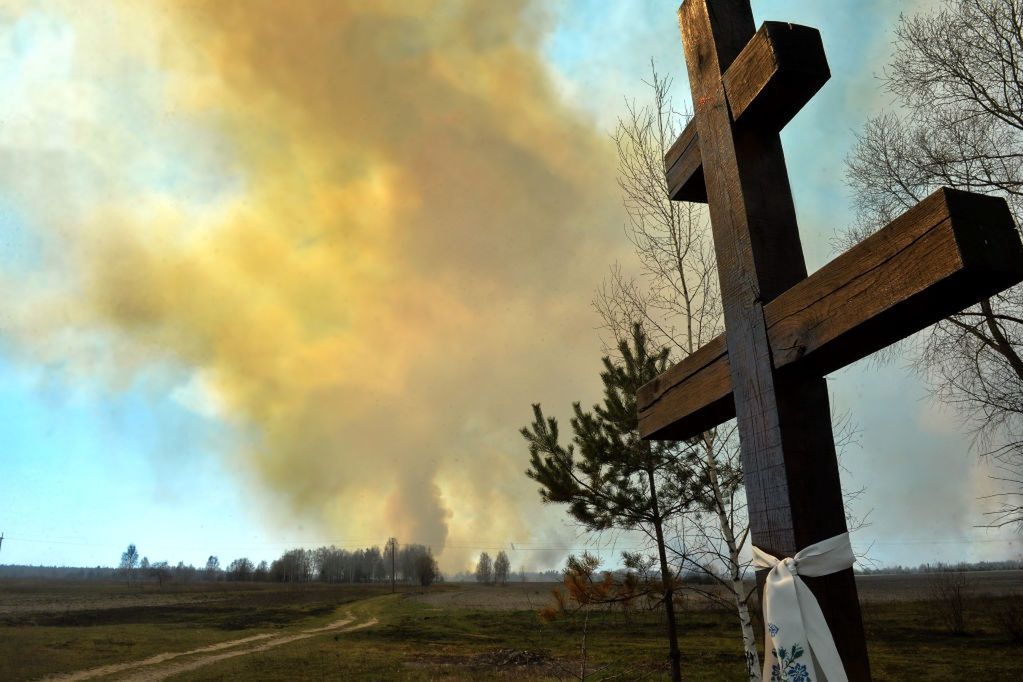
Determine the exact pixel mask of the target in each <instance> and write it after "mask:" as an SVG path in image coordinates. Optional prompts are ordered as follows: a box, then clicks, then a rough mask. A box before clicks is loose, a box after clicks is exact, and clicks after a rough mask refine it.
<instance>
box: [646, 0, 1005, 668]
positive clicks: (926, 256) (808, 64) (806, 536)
mask: <svg viewBox="0 0 1023 682" xmlns="http://www.w3.org/2000/svg"><path fill="white" fill-rule="evenodd" d="M679 19H680V25H681V29H682V42H683V45H684V48H685V57H686V63H687V66H688V70H689V81H690V85H691V88H692V95H693V104H694V117H693V119H692V120H691V121H690V123H689V125H688V126H687V127H686V129H685V130H684V131H683V133H682V134H681V135H680V136H679V138H678V140H677V141H676V142H675V144H674V145H673V146H672V147H671V149H670V150H669V152H668V153H667V155H666V156H665V168H666V173H667V179H668V184H669V187H670V189H671V194H672V198H673V199H676V200H685V201H700V202H707V203H708V204H709V211H710V219H711V224H712V231H713V236H714V247H715V250H716V252H717V260H718V276H719V278H720V281H721V297H722V305H723V308H724V317H725V326H726V329H727V334H726V335H722V336H719V337H717V338H716V339H714V340H712V341H711V342H710V343H708V344H707V345H706V346H704V347H703V348H700V349H699V350H698V351H696V352H695V353H693V354H692V355H690V356H689V357H687V358H685V359H684V360H683V361H682V362H680V363H679V364H677V365H675V366H674V367H672V368H671V369H670V370H668V371H667V372H665V373H664V374H662V375H661V376H660V377H658V378H657V379H655V380H654V381H652V382H651V383H649V384H647V385H646V386H644V387H642V388H641V389H640V391H639V394H638V396H637V401H638V410H639V429H640V433H641V435H642V436H643V437H644V438H648V439H661V440H682V439H685V438H691V437H693V436H695V435H697V434H699V433H701V432H702V431H705V430H707V429H709V428H713V427H714V426H716V425H717V424H720V423H721V422H723V421H725V420H727V419H730V418H732V417H737V418H738V427H739V437H740V440H741V444H742V467H743V475H744V477H745V485H746V495H747V501H748V512H749V522H750V532H751V540H752V542H753V544H755V545H756V546H758V547H760V548H762V549H764V550H765V551H767V552H769V553H770V554H772V555H774V556H777V557H790V556H793V555H794V554H795V553H796V552H797V551H798V550H800V549H802V548H803V547H806V546H807V545H810V544H813V543H815V542H819V541H821V540H824V539H827V538H829V537H832V536H835V535H839V534H841V533H844V532H846V522H845V513H844V507H843V501H842V490H841V486H840V483H839V475H838V464H837V460H836V457H835V445H834V437H833V435H832V432H831V413H830V408H829V406H828V391H827V387H826V384H825V380H824V378H823V377H824V374H826V373H827V372H831V371H834V370H836V369H838V368H840V367H843V366H845V365H847V364H849V363H851V362H853V361H855V360H858V359H860V358H862V357H864V356H866V355H868V354H870V353H873V352H874V351H876V350H879V349H881V348H883V347H885V346H887V345H889V344H891V343H893V342H895V341H897V340H899V339H902V338H904V337H906V336H908V335H909V334H912V333H913V332H916V331H918V330H920V329H923V328H924V327H926V326H928V325H930V324H933V323H934V322H937V321H938V320H940V319H942V318H943V317H946V316H948V315H951V314H953V313H955V312H958V311H959V310H962V309H963V308H966V307H968V306H970V305H972V304H974V303H977V302H979V301H981V300H983V299H985V298H987V297H989V296H992V295H994V294H996V293H997V292H999V291H1002V290H1003V289H1006V288H1008V287H1009V286H1012V285H1013V284H1016V283H1018V282H1020V281H1021V280H1023V246H1021V244H1020V239H1019V235H1018V233H1017V231H1016V228H1015V226H1014V224H1013V221H1012V217H1011V216H1010V214H1009V209H1008V206H1007V204H1006V203H1005V201H1004V200H1003V199H999V198H994V197H988V196H982V195H978V194H971V193H967V192H961V191H956V190H952V189H940V190H938V191H937V192H935V193H934V194H932V195H931V196H929V197H928V198H926V199H924V200H923V201H922V202H920V203H919V204H918V205H916V206H915V207H913V208H911V209H910V210H909V211H907V212H906V213H905V214H903V215H902V216H901V217H899V218H898V219H896V220H895V221H894V222H892V223H891V224H890V225H888V226H887V227H885V228H884V229H882V230H881V231H879V232H877V233H876V234H874V235H873V236H871V237H870V238H868V239H867V240H865V241H864V242H862V243H860V244H859V245H857V246H855V247H853V248H852V249H850V250H849V251H847V252H846V253H844V254H842V255H841V256H839V257H838V258H836V259H835V260H833V261H832V262H830V263H828V264H827V265H825V266H824V267H823V268H821V269H820V270H818V271H817V272H815V273H814V274H813V275H811V276H809V277H808V276H807V272H806V265H805V263H804V261H803V253H802V247H801V245H800V242H799V233H798V230H797V227H796V215H795V208H794V206H793V203H792V194H791V191H790V189H789V182H788V176H787V174H786V169H785V159H784V156H783V154H782V148H781V141H780V138H779V135H778V133H779V131H780V130H781V128H782V127H783V126H784V125H785V124H786V123H787V122H788V121H789V120H790V119H791V118H792V117H793V116H794V115H795V114H796V112H798V111H799V109H801V108H802V106H803V105H804V104H805V103H806V102H807V101H809V99H810V98H811V97H812V96H813V94H814V93H816V92H817V90H819V89H820V87H821V86H822V85H823V84H824V82H825V81H827V79H828V78H829V77H830V72H829V71H828V65H827V60H826V58H825V56H824V48H823V46H822V44H821V39H820V34H819V33H818V32H817V31H816V30H815V29H812V28H807V27H804V26H794V25H792V24H787V23H776V22H767V23H765V24H764V25H763V26H762V27H761V28H760V30H759V31H755V30H754V28H755V27H754V23H753V13H752V10H751V9H750V3H749V0H685V2H684V3H683V4H682V7H681V8H680V9H679ZM762 577H763V572H761V582H762ZM806 583H807V584H808V585H809V586H810V588H811V589H812V590H813V592H814V594H815V595H816V596H817V599H818V601H819V602H820V605H821V608H822V609H823V611H824V614H825V617H826V618H827V620H828V624H829V626H830V628H831V631H832V633H833V635H834V638H835V642H836V644H837V646H838V650H839V653H840V655H841V657H842V660H843V663H844V665H845V667H846V670H847V672H848V675H849V677H850V679H853V680H865V679H869V678H870V667H869V663H868V660H867V652H866V643H865V640H864V635H863V624H862V620H861V617H860V609H859V602H858V599H857V594H856V584H855V582H854V580H853V572H852V569H848V570H845V571H842V572H840V573H836V574H833V575H829V576H823V577H819V578H806Z"/></svg>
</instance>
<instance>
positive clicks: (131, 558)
mask: <svg viewBox="0 0 1023 682" xmlns="http://www.w3.org/2000/svg"><path fill="white" fill-rule="evenodd" d="M138 565H139V551H138V550H137V549H135V545H133V544H132V545H128V549H126V550H124V553H123V554H121V570H122V571H124V574H125V576H126V578H127V580H128V584H129V585H131V579H132V577H133V576H134V574H135V568H136V567H137V566H138Z"/></svg>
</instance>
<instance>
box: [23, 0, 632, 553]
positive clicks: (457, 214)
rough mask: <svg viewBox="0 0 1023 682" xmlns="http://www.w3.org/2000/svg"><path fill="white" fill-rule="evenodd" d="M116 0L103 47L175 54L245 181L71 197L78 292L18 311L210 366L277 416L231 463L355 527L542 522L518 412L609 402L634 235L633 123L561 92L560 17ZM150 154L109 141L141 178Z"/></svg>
mask: <svg viewBox="0 0 1023 682" xmlns="http://www.w3.org/2000/svg"><path fill="white" fill-rule="evenodd" d="M106 9H107V11H108V12H109V13H113V14H116V15H117V16H118V17H120V19H119V20H118V22H120V23H118V22H113V23H110V22H108V23H107V24H104V26H106V28H105V29H103V30H102V31H99V30H94V31H93V33H89V32H88V31H89V30H90V29H88V26H89V25H91V24H89V22H90V21H91V22H94V21H95V20H93V19H86V18H85V17H84V16H82V15H81V13H80V12H77V13H76V10H75V5H73V4H72V5H68V6H65V7H64V10H65V12H66V13H68V15H69V16H70V17H72V19H71V20H72V21H73V22H76V23H75V25H76V26H77V28H78V30H79V40H78V41H77V43H76V46H75V48H74V49H75V50H76V51H77V52H78V53H80V54H81V55H82V56H81V57H80V59H81V60H86V61H87V62H88V63H92V62H95V63H96V64H98V65H99V66H96V67H95V69H94V72H103V70H104V69H105V68H107V66H106V65H107V64H108V63H109V62H110V61H111V59H110V55H111V54H112V53H114V52H116V51H117V50H121V51H122V52H121V53H122V56H123V54H128V55H130V56H131V57H132V58H135V59H139V60H141V61H143V62H146V63H148V64H149V65H151V66H152V65H155V66H156V67H158V68H159V70H160V71H161V73H163V74H164V76H163V80H162V81H161V85H160V90H159V93H158V97H159V98H160V100H161V101H162V102H163V109H164V111H165V112H166V115H167V116H169V117H188V118H190V119H197V120H201V121H202V122H203V127H204V133H203V135H201V136H196V137H195V138H194V142H193V143H192V144H186V145H182V146H180V147H179V148H178V149H177V152H176V153H178V154H180V155H181V158H183V159H185V160H186V161H185V163H186V164H187V160H188V159H190V158H192V156H197V155H202V154H207V153H208V152H209V151H210V150H209V149H208V148H207V147H208V146H209V145H215V146H217V147H218V149H219V148H221V147H222V148H223V150H224V151H223V154H222V155H220V156H218V158H219V159H220V162H219V163H220V164H221V167H222V172H223V173H224V174H225V176H230V177H231V178H232V180H231V182H230V183H229V184H230V185H231V189H230V190H229V191H227V192H225V193H224V196H226V198H223V197H222V198H221V199H220V200H218V201H217V202H215V203H214V204H213V205H206V204H204V203H203V201H200V200H199V199H196V198H195V197H194V196H190V195H189V194H188V193H187V192H186V193H184V194H183V195H177V194H175V193H174V192H163V193H159V192H149V193H146V194H144V195H134V196H133V195H131V194H130V193H128V192H122V193H117V194H114V195H109V194H107V193H105V192H94V193H92V194H90V195H89V197H88V199H87V200H83V202H82V203H83V204H84V206H85V208H86V210H85V211H84V213H76V214H75V215H73V216H69V215H64V214H60V215H56V216H54V217H52V220H50V222H49V224H50V225H52V226H53V229H54V230H55V231H56V232H57V233H59V238H60V240H61V242H62V245H61V246H60V249H59V250H60V253H61V255H60V257H59V258H55V259H54V260H53V263H55V265H52V267H54V268H57V269H59V271H60V272H61V273H62V275H63V276H64V277H65V278H66V279H67V280H68V281H71V282H73V288H74V291H75V294H74V296H73V298H70V299H68V298H67V297H66V296H65V300H63V302H62V301H61V295H60V294H59V293H58V294H55V293H53V292H52V291H48V292H47V293H46V294H45V295H44V294H43V293H42V292H41V287H40V283H39V280H33V286H35V290H34V294H33V296H34V299H33V305H32V310H31V311H30V312H29V311H26V312H23V313H22V314H21V315H20V316H19V317H18V319H17V320H16V324H15V323H10V326H11V329H9V330H8V332H9V333H12V334H16V333H20V334H21V335H22V338H32V339H33V343H38V344H41V345H46V344H50V345H56V346H59V347H62V348H64V347H66V344H68V343H69V342H68V333H69V332H68V330H69V328H74V329H75V330H81V329H93V330H101V331H102V333H105V334H109V335H111V336H112V337H114V338H116V342H115V343H116V347H117V348H118V352H119V353H123V354H124V355H123V358H124V361H123V367H124V368H127V369H126V371H128V372H131V371H135V370H137V369H138V368H139V367H145V366H147V365H148V364H151V363H156V362H164V361H167V360H171V361H174V362H177V363H181V364H183V365H185V366H187V367H190V368H192V370H194V372H195V376H196V377H197V378H198V379H197V380H198V381H200V382H201V384H202V387H203V390H205V391H208V392H210V393H211V394H212V395H214V396H215V398H216V403H217V405H218V406H219V408H218V409H219V410H221V416H222V417H223V418H224V419H225V420H229V421H231V422H233V423H235V424H237V425H239V426H240V428H241V429H242V430H244V431H245V432H246V433H248V434H249V437H248V438H246V439H245V440H244V441H243V442H244V446H243V447H241V448H240V449H239V451H237V452H230V453H224V455H225V457H227V458H228V461H229V462H230V464H231V466H232V467H234V468H235V469H236V470H237V471H238V472H239V475H240V476H243V477H245V478H247V479H251V480H252V481H253V483H254V484H255V486H256V487H257V489H264V490H269V491H270V492H272V493H274V494H275V496H276V497H278V498H279V499H281V500H283V501H284V502H285V504H286V505H287V506H288V507H289V508H290V509H291V510H292V511H293V512H294V513H295V514H296V515H297V516H298V517H300V518H304V519H309V520H311V521H312V522H313V523H318V524H321V525H322V526H323V527H324V528H326V529H329V530H330V531H331V533H332V534H333V535H334V536H337V537H339V538H344V537H355V538H358V539H362V538H366V539H369V540H371V541H373V542H383V540H384V539H385V538H386V537H388V536H390V535H397V536H398V537H399V538H400V539H401V540H402V541H414V542H424V543H429V544H432V545H434V546H435V547H440V546H442V545H444V544H449V545H454V546H458V547H472V546H473V545H474V544H475V545H480V544H486V545H492V544H500V543H505V542H508V541H515V540H525V541H528V540H529V539H530V538H537V537H540V536H542V535H543V532H545V531H541V530H538V529H537V526H538V524H542V523H543V522H544V521H543V520H542V519H543V518H544V517H542V515H541V513H540V512H539V511H538V507H539V501H538V497H537V496H536V493H535V491H534V490H533V487H534V486H533V485H532V484H531V483H530V482H529V481H528V480H527V479H526V478H525V477H524V476H523V473H522V472H523V470H524V469H525V467H526V456H525V451H524V448H523V446H522V443H521V439H520V438H519V436H518V434H517V428H518V427H519V426H521V425H522V424H523V423H525V422H526V421H527V419H528V418H529V404H530V402H533V401H536V400H544V401H545V402H546V403H549V404H552V405H562V406H563V405H567V404H568V402H569V401H570V400H572V399H578V398H585V397H586V396H587V395H590V396H592V390H593V387H594V385H595V372H596V369H597V365H598V363H597V360H598V356H599V343H598V342H597V339H596V334H595V331H594V327H595V326H596V324H597V322H596V320H595V318H594V316H593V314H592V312H591V309H590V304H589V301H590V297H591V292H592V291H593V289H594V288H595V286H596V284H597V283H598V282H599V279H600V277H601V275H602V272H603V269H604V268H605V267H606V265H607V264H608V263H609V262H610V261H611V260H613V259H614V258H615V257H616V249H619V248H621V245H620V244H619V243H618V242H619V239H618V234H619V232H618V225H620V217H619V216H620V214H619V212H618V208H617V205H618V201H617V199H616V194H615V189H614V173H613V162H612V159H611V158H610V155H609V149H608V145H607V142H606V138H605V136H604V135H603V133H602V132H601V131H599V130H594V129H593V128H592V127H591V126H590V125H589V124H587V123H586V121H585V120H584V119H583V118H582V117H581V116H579V115H578V114H576V113H575V112H573V111H571V110H569V109H568V108H567V107H566V106H565V105H564V104H563V103H562V102H561V101H560V99H559V97H558V95H557V93H556V91H555V89H554V87H553V85H552V81H551V78H550V76H549V74H548V72H547V68H546V67H545V65H544V63H543V61H542V57H541V55H540V49H541V40H542V38H543V35H544V31H545V30H547V28H548V27H547V25H546V19H545V17H544V16H543V13H542V11H540V9H538V8H537V7H536V6H534V5H531V4H528V3H526V2H500V3H497V2H494V3H490V2H486V3H482V2H474V1H472V0H465V1H459V2H455V1H441V0H438V1H435V2H410V1H409V0H401V1H400V2H398V1H395V2H372V3H370V2H359V1H355V0H353V1H351V2H340V1H337V0H331V1H329V2H328V1H324V2H310V1H306V2H280V1H266V2H255V1H251V0H237V1H235V2H230V1H228V0H217V1H216V2H196V3H180V2H174V3H170V4H168V5H167V6H165V7H162V8H160V9H155V8H152V7H151V8H150V9H148V10H145V11H143V10H140V9H139V8H138V6H135V7H134V8H129V7H126V6H121V5H110V6H109V7H106ZM112 26H113V27H120V29H119V30H114V28H111V27H112ZM132 27H136V29H137V30H135V29H133V28H132ZM115 39H116V41H122V42H123V43H124V44H125V45H128V46H129V47H123V48H121V47H118V45H117V44H111V42H109V41H112V40H115ZM104 41H105V42H104ZM130 94H131V93H129V95H130ZM116 123H117V122H116V121H111V122H109V124H110V125H111V126H114V125H116ZM103 125H104V124H103V123H102V122H99V123H95V126H96V127H98V128H99V129H100V132H102V129H103ZM186 137H187V136H186ZM101 139H102V136H101ZM136 142H137V144H139V145H145V144H146V141H145V140H137V141H136ZM74 144H75V145H78V146H79V147H80V146H83V145H84V146H88V145H90V144H93V141H91V138H88V139H80V138H76V139H75V141H74ZM96 144H101V143H100V142H96ZM138 153H140V152H139V151H138V149H137V148H135V147H133V146H132V147H130V148H126V149H124V150H122V151H121V152H120V153H119V154H118V155H117V156H116V157H115V158H109V157H108V158H104V159H97V161H96V162H97V163H99V164H105V166H106V167H107V169H108V172H110V173H111V174H112V175H113V176H116V177H119V176H121V175H123V174H130V173H131V172H132V170H131V165H130V164H127V167H126V168H123V169H121V168H120V167H118V168H114V169H113V170H111V168H113V166H114V165H116V164H118V163H123V162H124V160H125V159H126V158H133V155H136V154H138ZM225 159H226V160H225ZM12 286H14V285H13V284H11V283H10V282H9V281H8V282H7V288H10V287H12ZM43 288H45V287H43ZM56 311H60V312H59V314H58V312H56ZM47 339H48V341H47ZM62 344H63V345H62ZM546 518H547V519H548V520H549V519H550V518H552V517H550V516H548V517H546ZM471 551H472V550H471V549H466V550H464V551H448V552H445V553H444V557H445V562H444V563H445V565H446V566H448V567H449V568H450V567H461V566H462V565H463V564H464V561H465V558H466V555H468V554H470V553H471Z"/></svg>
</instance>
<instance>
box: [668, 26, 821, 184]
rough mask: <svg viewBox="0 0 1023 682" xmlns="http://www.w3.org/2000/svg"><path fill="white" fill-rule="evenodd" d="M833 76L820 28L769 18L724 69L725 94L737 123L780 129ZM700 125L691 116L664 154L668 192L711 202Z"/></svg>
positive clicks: (774, 130) (773, 129)
mask: <svg viewBox="0 0 1023 682" xmlns="http://www.w3.org/2000/svg"><path fill="white" fill-rule="evenodd" d="M830 76H831V72H830V71H829V70H828V62H827V58H826V57H825V55H824V46H823V44H822V43H821V38H820V33H819V32H818V31H817V30H816V29H813V28H809V27H806V26H798V25H796V24H785V23H781V22H776V21H769V22H765V23H764V25H763V26H761V27H760V30H759V31H757V33H756V34H755V35H754V36H753V38H752V39H751V40H750V41H749V43H748V44H747V45H746V46H745V47H744V48H743V50H742V51H741V52H740V53H739V55H738V56H737V57H736V58H735V61H734V62H732V65H731V66H730V67H728V70H727V71H725V75H724V78H723V80H724V88H725V98H726V100H727V101H728V105H729V107H730V110H731V114H732V118H733V120H735V121H736V122H737V123H741V124H743V125H746V123H747V122H748V123H749V124H750V125H755V126H756V127H758V128H761V129H769V130H771V132H778V131H780V130H781V129H782V128H783V127H784V126H785V124H786V123H788V122H789V121H790V120H791V119H792V117H793V116H795V115H796V113H798V112H799V110H800V109H802V108H803V106H804V105H805V104H806V103H807V102H809V101H810V99H811V98H812V97H813V96H814V94H815V93H816V92H817V91H818V90H820V88H821V86H823V85H824V83H825V82H827V80H828V78H829V77H830ZM696 128H697V126H696V124H695V123H694V122H693V120H692V119H690V121H689V124H688V125H687V126H686V127H685V129H684V130H683V131H682V133H681V134H680V135H679V136H678V138H677V139H676V140H675V142H674V143H673V144H672V145H671V148H669V149H668V152H667V153H666V154H665V155H664V170H665V176H666V178H667V181H668V191H669V194H670V196H671V198H672V199H674V200H676V201H693V202H699V203H706V202H707V188H706V185H705V180H704V177H703V158H702V155H701V153H700V142H699V136H698V134H697V131H696Z"/></svg>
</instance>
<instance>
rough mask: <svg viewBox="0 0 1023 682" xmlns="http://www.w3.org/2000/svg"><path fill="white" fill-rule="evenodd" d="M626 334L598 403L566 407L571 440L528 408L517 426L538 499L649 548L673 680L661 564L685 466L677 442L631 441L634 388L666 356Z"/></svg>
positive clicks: (675, 657)
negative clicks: (636, 535)
mask: <svg viewBox="0 0 1023 682" xmlns="http://www.w3.org/2000/svg"><path fill="white" fill-rule="evenodd" d="M631 331H632V335H631V338H630V339H627V340H626V339H623V340H622V341H621V342H619V344H618V356H619V359H618V360H612V359H611V358H610V357H605V358H604V359H603V364H604V371H603V372H601V375H600V378H601V380H602V382H603V384H604V400H603V403H602V404H599V405H594V406H593V411H592V412H587V411H584V410H583V409H582V407H581V406H580V405H579V403H576V404H575V405H574V406H573V409H574V411H575V416H574V417H573V418H572V422H571V423H572V431H573V432H574V438H573V442H572V444H569V445H567V446H566V445H562V444H561V441H560V436H559V432H558V422H557V420H556V419H554V418H547V417H545V416H544V413H543V410H542V409H541V407H540V405H533V417H534V419H533V424H532V425H531V426H527V427H525V428H523V429H522V430H521V433H522V436H523V437H524V438H525V439H526V441H527V442H528V444H529V463H530V468H529V470H528V471H526V475H527V476H529V477H530V478H532V479H533V480H535V481H536V482H538V483H539V484H540V491H539V492H540V498H541V499H542V500H543V502H545V503H558V504H565V505H567V506H568V512H569V514H570V515H571V516H572V517H573V518H574V519H575V520H576V521H578V522H579V523H580V524H581V525H582V526H583V527H584V528H586V529H587V530H594V531H602V530H608V529H611V528H618V529H622V530H637V531H640V532H642V533H644V534H645V535H646V536H647V537H648V538H649V539H650V541H651V544H652V545H654V546H655V547H656V550H657V559H658V566H659V568H660V577H661V588H662V589H661V606H662V608H663V609H664V614H665V625H666V627H665V629H666V633H665V635H666V637H667V640H668V657H669V660H670V662H671V677H672V679H673V680H679V679H681V676H682V671H681V654H680V652H679V648H678V630H677V622H676V618H675V583H676V573H675V571H674V570H673V568H672V567H671V566H670V565H669V563H668V558H667V552H668V549H667V540H666V535H667V531H668V528H669V526H670V524H671V523H672V522H673V520H676V519H677V518H678V517H679V516H680V515H681V514H682V512H684V511H685V510H686V508H687V507H688V506H689V505H690V504H691V503H692V500H693V491H692V490H691V485H692V481H691V471H690V470H689V469H688V468H687V467H686V466H685V461H684V460H685V454H686V451H687V447H686V446H685V445H684V444H679V443H674V442H670V441H660V442H651V441H643V440H640V438H639V431H638V419H637V416H636V391H637V390H639V388H640V386H642V385H643V384H645V383H647V382H649V381H651V380H653V379H654V378H656V377H657V376H658V375H659V374H661V373H662V372H664V371H665V370H666V369H667V361H668V353H667V350H662V351H653V350H652V349H651V348H650V345H649V343H648V339H647V336H646V334H645V332H644V331H643V328H642V326H641V325H640V324H635V325H633V327H632V330H631ZM577 449H578V450H577Z"/></svg>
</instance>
